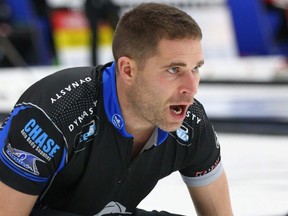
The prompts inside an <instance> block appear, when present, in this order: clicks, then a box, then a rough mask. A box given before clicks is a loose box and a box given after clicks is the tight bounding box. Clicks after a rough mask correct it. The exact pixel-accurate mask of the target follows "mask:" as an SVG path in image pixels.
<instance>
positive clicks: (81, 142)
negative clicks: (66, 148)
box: [74, 116, 99, 151]
mask: <svg viewBox="0 0 288 216" xmlns="http://www.w3.org/2000/svg"><path fill="white" fill-rule="evenodd" d="M98 131H99V119H98V117H97V116H95V118H94V119H93V120H92V121H91V122H89V123H88V124H86V125H83V127H82V130H81V132H80V133H78V134H77V135H76V139H75V142H74V148H75V149H76V151H81V150H84V149H85V148H86V144H87V143H88V142H90V141H91V140H93V138H94V137H95V135H96V134H97V133H98Z"/></svg>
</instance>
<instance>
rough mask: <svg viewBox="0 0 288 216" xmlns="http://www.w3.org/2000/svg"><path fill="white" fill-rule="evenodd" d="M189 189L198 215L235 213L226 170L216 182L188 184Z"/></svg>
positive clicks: (227, 215)
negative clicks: (195, 185) (200, 184)
mask: <svg viewBox="0 0 288 216" xmlns="http://www.w3.org/2000/svg"><path fill="white" fill-rule="evenodd" d="M188 189H189V192H190V195H191V198H192V200H193V203H194V206H195V209H196V211H197V213H198V215H207V216H209V215H214V216H218V215H219V216H220V215H221V216H231V215H233V213H232V208H231V203H230V196H229V189H228V183H227V178H226V175H225V172H224V171H223V172H222V174H221V175H220V177H219V178H218V179H217V180H215V181H214V182H212V183H210V184H208V185H205V186H200V187H191V186H188Z"/></svg>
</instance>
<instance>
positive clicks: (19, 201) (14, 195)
mask: <svg viewBox="0 0 288 216" xmlns="http://www.w3.org/2000/svg"><path fill="white" fill-rule="evenodd" d="M36 199H37V196H34V195H29V194H25V193H22V192H19V191H16V190H14V189H12V188H11V187H9V186H7V185H5V184H4V183H3V182H1V181H0V215H1V216H11V215H13V216H28V215H29V213H30V212H31V209H32V208H33V206H34V204H35V202H36Z"/></svg>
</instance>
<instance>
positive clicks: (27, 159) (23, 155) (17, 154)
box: [5, 143, 45, 176]
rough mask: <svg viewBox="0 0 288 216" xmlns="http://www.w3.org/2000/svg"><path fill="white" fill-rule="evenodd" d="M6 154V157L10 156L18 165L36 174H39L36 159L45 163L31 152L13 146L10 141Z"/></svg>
mask: <svg viewBox="0 0 288 216" xmlns="http://www.w3.org/2000/svg"><path fill="white" fill-rule="evenodd" d="M5 154H6V157H7V156H9V158H10V159H11V160H12V161H14V163H16V164H17V165H18V167H20V168H21V169H23V170H26V171H27V172H29V173H32V174H33V175H36V176H38V175H39V171H38V168H37V165H36V161H40V162H42V163H45V162H44V161H43V160H41V159H40V158H38V157H36V156H35V155H33V154H31V153H29V152H25V151H22V150H19V149H16V148H13V147H12V146H11V144H10V143H9V144H8V146H7V150H6V152H5Z"/></svg>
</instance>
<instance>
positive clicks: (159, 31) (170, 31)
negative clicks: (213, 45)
mask: <svg viewBox="0 0 288 216" xmlns="http://www.w3.org/2000/svg"><path fill="white" fill-rule="evenodd" d="M183 38H194V39H199V40H200V39H201V38H202V32H201V29H200V27H199V25H198V24H197V23H196V21H195V20H194V19H193V18H192V17H191V16H190V15H188V14H187V13H185V12H184V11H181V10H179V9H177V8H175V7H172V6H169V5H165V4H159V3H142V4H140V5H138V6H137V7H135V8H134V9H132V10H130V11H128V12H126V13H125V14H124V15H123V16H122V17H121V19H120V20H119V22H118V24H117V27H116V29H115V32H114V38H113V43H112V51H113V56H114V59H115V60H116V62H117V61H118V59H119V58H120V57H121V56H127V57H129V58H132V59H134V60H135V61H136V62H137V63H138V64H140V65H141V64H143V63H144V62H145V61H146V59H147V58H148V57H149V56H151V55H154V54H155V53H156V51H157V46H158V44H159V42H160V40H162V39H168V40H173V39H183Z"/></svg>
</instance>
